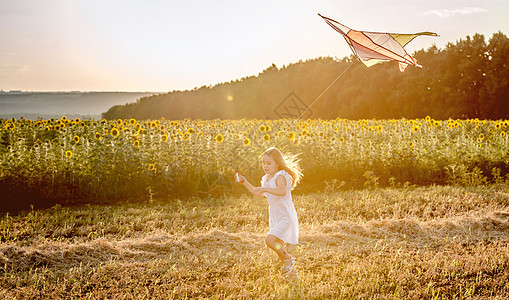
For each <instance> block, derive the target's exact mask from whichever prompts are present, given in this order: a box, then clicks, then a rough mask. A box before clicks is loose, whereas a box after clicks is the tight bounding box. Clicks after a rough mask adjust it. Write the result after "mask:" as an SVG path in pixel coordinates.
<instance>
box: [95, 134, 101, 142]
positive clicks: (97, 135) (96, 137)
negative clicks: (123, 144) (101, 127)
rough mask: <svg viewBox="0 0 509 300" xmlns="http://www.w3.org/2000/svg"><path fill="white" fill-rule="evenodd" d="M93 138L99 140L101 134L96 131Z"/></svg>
mask: <svg viewBox="0 0 509 300" xmlns="http://www.w3.org/2000/svg"><path fill="white" fill-rule="evenodd" d="M94 137H95V139H96V140H98V141H100V140H101V134H100V133H99V132H96V133H95V135H94Z"/></svg>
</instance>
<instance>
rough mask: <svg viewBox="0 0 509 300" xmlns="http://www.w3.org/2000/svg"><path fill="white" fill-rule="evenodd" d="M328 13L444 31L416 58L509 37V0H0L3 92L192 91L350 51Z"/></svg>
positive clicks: (363, 26) (422, 42) (384, 28)
mask: <svg viewBox="0 0 509 300" xmlns="http://www.w3.org/2000/svg"><path fill="white" fill-rule="evenodd" d="M318 13H320V14H322V15H324V16H327V17H329V18H332V19H335V20H336V21H338V22H340V23H342V24H344V25H346V26H348V27H350V28H352V29H356V30H367V31H378V32H395V33H415V32H421V31H432V32H436V33H437V34H439V37H427V36H426V37H418V38H416V39H415V40H414V41H412V42H411V43H410V44H408V45H407V46H406V49H407V51H408V52H409V53H413V52H414V51H416V50H420V49H427V48H428V47H430V46H431V45H437V46H438V47H440V48H443V47H444V46H445V45H446V44H447V43H449V42H452V43H454V42H456V41H458V40H459V39H463V38H465V37H466V36H467V35H470V36H472V35H474V34H475V33H480V34H483V35H484V36H485V38H486V39H487V40H488V39H489V38H490V37H491V36H492V35H493V33H496V32H498V31H501V32H503V33H504V34H506V35H508V34H509V17H508V16H509V2H507V0H426V1H423V0H386V1H384V0H356V1H353V0H349V1H343V0H315V1H300V0H281V1H274V0H257V1H242V0H236V1H234V0H216V1H206V0H187V1H184V0H182V1H175V0H37V1H34V0H0V37H1V39H0V90H3V91H10V90H22V91H151V92H168V91H173V90H190V89H193V88H194V87H201V86H204V85H215V84H217V83H222V82H229V81H231V80H235V79H240V78H242V77H245V76H251V75H257V74H258V73H260V72H261V71H263V70H264V69H266V68H267V67H269V66H270V65H271V64H273V63H274V64H276V66H277V67H282V66H283V65H288V64H290V63H296V62H298V61H299V60H307V59H313V58H317V57H337V58H343V57H345V56H349V55H350V54H351V52H350V49H349V48H348V46H347V44H346V42H345V41H344V39H343V38H342V37H341V36H340V35H339V34H338V33H336V32H335V31H334V30H332V29H331V28H330V27H329V26H328V25H327V24H326V23H325V22H324V21H323V20H322V19H321V18H320V17H319V16H318ZM340 71H341V70H338V72H340Z"/></svg>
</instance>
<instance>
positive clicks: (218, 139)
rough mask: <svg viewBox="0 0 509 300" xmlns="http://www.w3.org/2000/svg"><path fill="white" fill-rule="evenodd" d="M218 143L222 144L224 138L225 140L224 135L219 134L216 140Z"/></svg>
mask: <svg viewBox="0 0 509 300" xmlns="http://www.w3.org/2000/svg"><path fill="white" fill-rule="evenodd" d="M214 139H215V140H216V142H218V143H222V142H223V141H224V138H223V135H222V134H218V135H217V136H216V137H215V138H214Z"/></svg>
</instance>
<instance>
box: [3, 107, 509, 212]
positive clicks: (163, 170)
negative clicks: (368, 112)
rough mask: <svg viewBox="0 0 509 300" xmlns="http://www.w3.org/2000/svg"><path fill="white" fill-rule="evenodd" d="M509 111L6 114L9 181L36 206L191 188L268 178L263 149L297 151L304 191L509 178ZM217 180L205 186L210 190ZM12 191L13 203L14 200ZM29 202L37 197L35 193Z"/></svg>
mask: <svg viewBox="0 0 509 300" xmlns="http://www.w3.org/2000/svg"><path fill="white" fill-rule="evenodd" d="M508 127H509V120H478V119H467V120H452V119H450V120H434V119H432V118H430V117H426V118H425V119H412V120H407V119H398V120H376V119H371V120H346V119H335V120H320V119H313V120H311V119H308V120H298V119H280V120H257V119H250V120H244V119H241V120H189V119H185V120H165V119H164V118H163V119H160V120H135V119H118V120H104V119H103V120H101V121H94V120H80V119H73V120H71V119H68V118H67V117H65V116H64V117H62V118H61V119H50V120H42V119H40V120H26V119H20V120H17V119H8V120H0V164H1V169H0V189H1V190H2V193H3V194H4V195H7V196H8V197H10V198H11V199H14V200H15V199H18V200H17V201H21V200H19V199H25V200H26V201H28V202H34V201H35V200H33V199H38V200H37V201H38V202H37V203H29V204H33V205H35V206H38V207H39V206H41V205H44V203H46V204H49V203H51V204H55V203H62V204H65V203H67V204H69V203H78V202H87V203H105V202H114V201H130V200H140V199H152V197H154V196H156V197H182V196H193V195H196V194H197V192H199V191H200V189H202V190H203V189H204V188H203V185H201V187H200V183H202V182H203V180H204V178H208V176H210V175H211V174H215V176H216V178H221V180H222V185H227V186H231V187H233V188H232V189H231V190H229V192H230V191H231V192H233V193H235V192H236V191H237V190H238V191H241V189H240V188H238V189H237V188H236V185H234V184H233V172H241V173H243V174H244V175H245V176H246V177H247V178H248V180H250V181H251V182H252V183H254V184H258V182H259V180H260V178H261V176H262V175H263V171H262V170H261V168H260V163H259V156H260V154H261V153H262V152H263V151H264V150H265V149H267V148H268V147H271V146H275V147H278V148H279V149H281V150H282V152H283V153H291V154H298V155H299V158H300V164H301V166H302V168H303V171H304V178H303V181H302V183H301V185H300V186H299V187H297V188H296V192H297V193H298V192H306V191H316V190H323V189H324V188H325V189H330V190H334V189H336V188H341V189H348V188H364V187H368V188H376V187H382V186H399V185H408V184H412V185H414V184H415V185H430V184H454V185H480V184H486V183H501V182H507V181H509V175H508V172H509V148H508V140H509V137H508V136H507V133H508ZM211 186H212V187H213V184H208V185H207V184H206V185H205V192H206V191H207V189H210V188H211ZM14 200H13V201H14ZM28 202H27V203H28Z"/></svg>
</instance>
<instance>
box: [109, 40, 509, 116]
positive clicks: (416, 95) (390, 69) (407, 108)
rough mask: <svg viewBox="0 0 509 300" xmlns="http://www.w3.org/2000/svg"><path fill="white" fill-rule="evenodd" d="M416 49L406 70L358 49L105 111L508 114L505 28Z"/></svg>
mask: <svg viewBox="0 0 509 300" xmlns="http://www.w3.org/2000/svg"><path fill="white" fill-rule="evenodd" d="M413 56H414V57H415V58H416V59H417V62H418V63H419V64H421V65H422V66H423V68H415V67H412V66H410V67H408V68H407V69H406V71H405V72H404V73H401V72H399V69H398V67H397V64H396V63H395V62H386V63H381V64H377V65H375V66H372V67H370V68H367V67H365V66H364V65H363V64H362V63H360V62H359V61H358V60H357V59H356V58H355V57H354V56H350V57H345V58H342V59H334V58H331V57H320V58H316V59H310V60H306V61H299V62H297V63H292V64H289V65H287V66H282V67H280V68H278V67H277V66H276V65H274V64H272V65H271V66H269V67H268V68H267V69H265V70H263V71H262V72H260V73H259V74H258V75H254V76H249V77H244V78H241V79H238V80H232V81H230V82H224V83H220V84H217V85H214V86H202V87H200V88H195V89H193V90H186V91H172V92H169V93H167V94H160V95H154V96H148V97H143V98H140V99H138V100H137V101H136V102H135V103H129V104H125V105H117V106H114V107H112V108H110V109H109V110H108V111H107V112H105V113H104V114H103V117H104V118H106V119H117V118H137V119H157V118H161V117H165V118H166V119H184V118H192V119H216V118H219V119H241V118H272V119H273V118H278V117H280V116H281V109H282V108H284V109H286V110H287V111H294V112H295V113H294V115H293V116H294V117H297V116H298V115H299V113H302V112H303V110H302V108H309V110H308V111H307V113H306V115H305V117H311V118H322V119H334V118H338V117H339V118H347V119H370V118H378V119H391V118H423V117H426V116H431V117H432V118H435V119H449V118H453V119H456V118H479V119H503V118H508V117H509V60H508V59H507V58H508V57H509V39H508V37H507V36H506V35H505V34H504V33H502V32H498V33H494V34H493V36H492V37H491V38H490V39H489V40H486V39H485V37H484V36H483V35H482V34H475V35H473V36H467V37H465V38H463V39H460V40H458V41H456V42H454V43H448V44H447V45H446V46H445V47H444V48H438V47H436V46H431V47H430V48H428V49H426V50H424V49H422V50H419V51H417V52H415V53H414V54H413ZM345 70H346V71H345ZM343 71H345V72H344V74H342V72H343ZM340 74H342V75H341V76H340V78H339V79H338V80H337V81H336V82H334V80H335V79H336V78H337V77H338V76H339V75H340ZM332 82H334V84H332V85H331V86H330V84H331V83H332ZM329 86H330V87H329ZM328 87H329V88H328ZM327 88H328V89H327ZM324 91H325V92H324ZM322 93H323V94H322ZM289 98H292V99H293V101H288V99H289ZM299 103H300V104H301V107H300V110H299V108H298V107H296V104H299ZM278 110H279V111H278Z"/></svg>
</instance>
